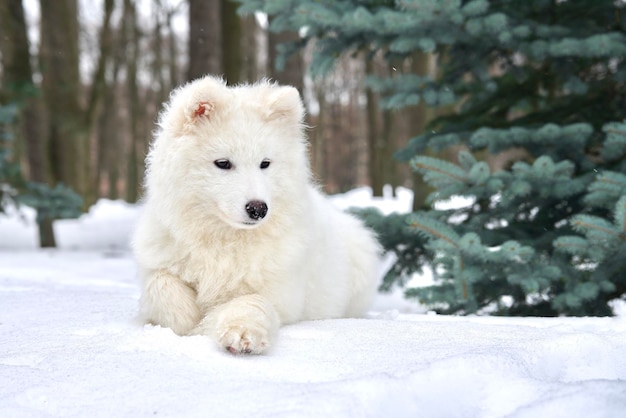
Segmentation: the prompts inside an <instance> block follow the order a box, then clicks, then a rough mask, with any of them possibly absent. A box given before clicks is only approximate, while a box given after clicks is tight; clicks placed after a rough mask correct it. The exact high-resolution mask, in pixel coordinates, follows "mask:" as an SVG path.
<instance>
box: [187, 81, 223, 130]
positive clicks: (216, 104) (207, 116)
mask: <svg viewBox="0 0 626 418" xmlns="http://www.w3.org/2000/svg"><path fill="white" fill-rule="evenodd" d="M195 83H196V84H197V86H194V88H191V89H189V91H190V94H189V96H188V98H187V100H186V103H185V109H184V113H185V118H186V120H187V125H195V124H196V123H198V122H199V121H200V120H212V119H213V118H214V117H215V115H216V114H217V113H218V112H219V111H220V107H222V104H223V103H225V100H227V98H225V97H224V96H225V95H228V88H227V87H226V83H225V82H224V80H222V79H221V78H217V77H210V76H208V77H204V78H201V79H200V80H198V81H197V82H195Z"/></svg>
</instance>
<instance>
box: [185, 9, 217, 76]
mask: <svg viewBox="0 0 626 418" xmlns="http://www.w3.org/2000/svg"><path fill="white" fill-rule="evenodd" d="M221 3H222V2H221V0H189V68H188V70H187V80H194V79H196V78H199V77H202V76H203V75H205V74H207V73H208V74H215V75H219V74H221V73H222V71H223V70H222V53H221V49H220V48H219V46H220V45H222V22H221Z"/></svg>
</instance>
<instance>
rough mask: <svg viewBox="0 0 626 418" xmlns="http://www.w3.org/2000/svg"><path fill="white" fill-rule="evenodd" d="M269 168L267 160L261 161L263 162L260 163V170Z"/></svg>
mask: <svg viewBox="0 0 626 418" xmlns="http://www.w3.org/2000/svg"><path fill="white" fill-rule="evenodd" d="M269 166H270V162H269V160H263V161H262V162H261V168H267V167H269Z"/></svg>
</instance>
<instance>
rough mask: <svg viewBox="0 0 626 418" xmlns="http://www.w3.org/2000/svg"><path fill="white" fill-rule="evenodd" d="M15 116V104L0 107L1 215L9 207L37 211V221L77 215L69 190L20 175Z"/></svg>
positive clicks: (78, 201)
mask: <svg viewBox="0 0 626 418" xmlns="http://www.w3.org/2000/svg"><path fill="white" fill-rule="evenodd" d="M18 113H19V107H18V106H17V105H16V104H7V105H2V106H0V215H2V214H5V213H6V212H7V209H8V208H9V207H13V208H14V209H15V208H17V209H19V208H20V206H21V205H25V206H30V207H32V208H34V209H36V211H37V218H38V219H37V221H38V222H42V221H43V220H44V219H50V220H54V219H65V218H76V217H78V216H80V214H81V207H82V204H83V201H82V199H81V197H80V196H78V195H77V194H76V193H75V192H74V191H73V190H71V189H70V188H69V187H67V186H65V185H63V184H57V185H56V186H55V187H53V188H51V187H49V186H48V185H47V184H44V183H40V182H35V181H29V180H28V179H26V177H25V176H24V175H23V173H22V169H21V167H20V164H19V163H18V162H17V161H15V158H14V157H13V155H12V152H11V150H12V149H13V142H14V141H15V139H16V137H15V130H16V129H15V128H16V118H17V115H18ZM5 238H6V239H7V240H9V239H10V237H5Z"/></svg>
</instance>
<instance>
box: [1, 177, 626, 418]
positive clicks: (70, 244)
mask: <svg viewBox="0 0 626 418" xmlns="http://www.w3.org/2000/svg"><path fill="white" fill-rule="evenodd" d="M334 200H335V202H336V203H337V204H338V205H339V206H340V207H346V206H349V205H351V204H355V205H359V206H362V205H369V204H375V205H377V206H379V207H380V208H381V209H382V210H383V211H385V212H389V211H392V210H402V211H405V210H408V208H409V207H410V195H409V193H408V192H406V191H401V193H400V194H399V198H398V199H396V200H393V199H390V198H387V199H382V200H376V201H374V200H372V199H371V198H370V197H369V194H368V191H367V190H364V189H361V190H357V191H353V192H351V193H348V194H345V195H342V196H338V197H335V198H334ZM31 216H32V215H31V214H28V213H27V215H26V218H27V219H28V218H29V217H31ZM136 217H137V210H136V208H135V207H134V206H131V205H127V204H124V203H122V202H110V201H100V202H99V203H98V205H96V206H95V207H94V208H92V210H91V211H90V213H88V214H86V215H84V216H83V217H82V218H80V219H79V220H77V221H60V222H57V224H56V230H57V234H58V241H59V245H60V249H59V250H54V251H41V250H37V249H36V244H35V235H36V232H35V229H34V228H33V227H32V225H28V224H24V223H23V222H22V221H20V220H19V219H18V218H16V217H15V216H12V217H10V218H7V217H2V216H0V417H56V416H62V417H74V416H75V417H87V416H88V417H100V416H102V417H146V416H171V417H188V416H191V417H231V416H244V417H300V416H302V417H463V418H466V417H533V418H535V417H616V418H617V417H620V418H621V417H624V416H626V355H625V353H626V318H625V317H617V318H550V319H548V318H496V317H444V316H438V315H430V314H427V313H420V312H424V311H423V309H419V308H418V307H416V306H413V305H412V304H410V303H408V302H406V301H404V300H402V299H401V297H399V296H397V295H391V296H380V297H379V298H378V300H377V301H376V304H375V306H374V307H373V309H372V312H371V313H370V315H369V317H368V318H366V319H342V320H327V321H315V322H305V323H300V324H296V325H290V326H286V327H284V328H282V330H281V332H280V336H279V339H278V341H277V344H276V345H275V347H274V348H273V349H272V350H271V351H270V352H269V354H267V355H262V356H232V355H230V354H228V353H225V352H223V351H222V350H220V349H218V348H216V347H215V346H214V344H213V343H212V341H210V340H209V339H208V338H205V337H178V336H176V335H174V334H173V333H172V332H171V331H170V330H168V329H163V328H159V327H152V326H143V325H141V324H139V323H137V322H136V321H135V319H134V316H135V312H136V305H137V299H138V297H139V287H138V285H137V280H136V277H135V267H134V264H133V261H132V258H131V256H130V254H129V252H128V238H129V236H130V231H131V230H132V226H133V225H134V223H135V220H136Z"/></svg>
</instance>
